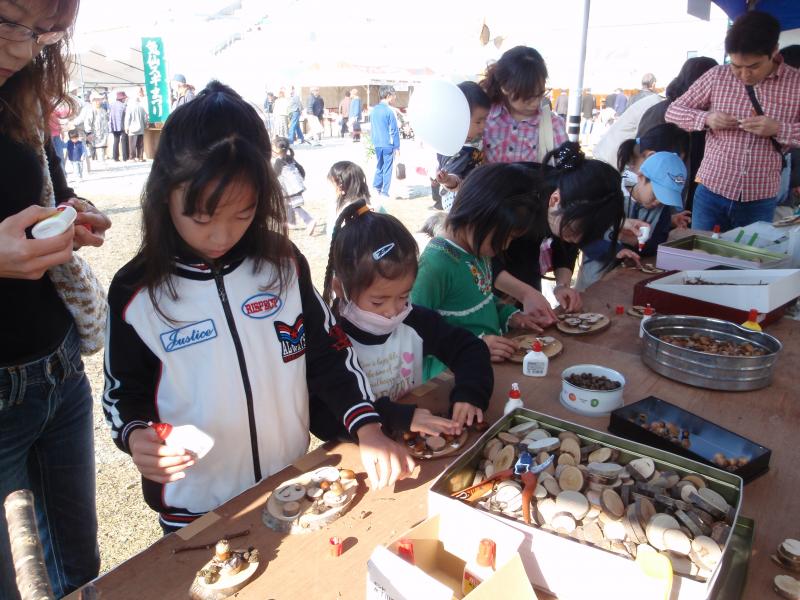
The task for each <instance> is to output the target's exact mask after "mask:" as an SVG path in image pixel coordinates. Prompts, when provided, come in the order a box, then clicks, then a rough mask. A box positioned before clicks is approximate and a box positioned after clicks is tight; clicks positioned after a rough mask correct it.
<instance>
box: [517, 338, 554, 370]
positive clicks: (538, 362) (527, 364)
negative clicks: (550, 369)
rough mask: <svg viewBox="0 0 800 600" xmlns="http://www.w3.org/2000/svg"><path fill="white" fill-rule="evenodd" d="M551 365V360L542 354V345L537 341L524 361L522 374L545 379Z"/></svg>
mask: <svg viewBox="0 0 800 600" xmlns="http://www.w3.org/2000/svg"><path fill="white" fill-rule="evenodd" d="M549 363H550V359H549V358H547V355H546V354H545V353H544V352H542V343H541V342H540V341H539V340H536V341H535V342H533V346H532V347H531V349H530V350H528V353H527V354H526V355H525V359H524V360H523V361H522V374H523V375H527V376H528V377H544V376H545V375H547V365H548V364H549Z"/></svg>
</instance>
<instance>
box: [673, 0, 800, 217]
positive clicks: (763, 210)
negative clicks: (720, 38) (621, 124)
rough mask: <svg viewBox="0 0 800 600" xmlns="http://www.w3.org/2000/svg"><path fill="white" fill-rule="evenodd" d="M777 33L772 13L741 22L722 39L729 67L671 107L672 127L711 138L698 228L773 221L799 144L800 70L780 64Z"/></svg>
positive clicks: (696, 211) (698, 198) (697, 203)
mask: <svg viewBox="0 0 800 600" xmlns="http://www.w3.org/2000/svg"><path fill="white" fill-rule="evenodd" d="M779 34H780V25H779V24H778V21H777V20H776V19H775V18H773V17H772V16H771V15H769V14H767V13H763V12H757V11H751V12H747V13H745V14H744V15H742V16H741V17H739V18H738V19H736V21H735V22H734V23H733V25H732V26H731V28H730V29H729V30H728V34H727V36H726V37H725V51H726V52H727V53H728V54H729V55H730V58H731V64H729V65H721V66H718V67H714V68H713V69H711V70H710V71H708V72H707V73H706V74H705V75H703V76H702V77H700V79H698V80H697V81H696V82H695V83H694V85H692V87H690V88H689V89H688V90H687V91H686V93H685V94H684V95H683V96H681V97H680V98H678V99H677V100H676V101H675V102H673V103H672V104H671V105H670V107H669V109H667V113H666V120H667V121H669V122H672V123H676V124H677V125H678V126H680V127H681V128H683V129H685V130H687V131H702V130H706V132H707V133H706V149H705V155H704V156H703V162H702V164H701V165H700V169H699V170H698V172H697V178H698V180H699V181H700V183H701V185H699V186H698V187H697V191H696V192H695V195H694V207H693V214H692V226H693V227H694V228H696V229H703V230H711V229H712V228H713V227H714V226H715V225H719V226H720V229H721V230H722V231H726V230H729V229H734V228H736V227H742V226H745V225H748V224H750V223H754V222H756V221H772V217H773V213H774V211H775V204H776V196H777V194H778V188H779V185H780V177H781V169H782V166H783V154H784V153H785V152H787V151H788V150H789V149H790V148H793V147H798V146H800V71H798V70H796V69H793V68H792V67H789V66H787V65H785V64H784V63H783V58H782V57H781V55H780V54H779V53H778V36H779ZM748 88H749V89H748ZM751 98H755V101H754V100H752V99H751ZM756 104H758V105H759V107H760V110H759V109H757V107H756Z"/></svg>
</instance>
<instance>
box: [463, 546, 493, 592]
mask: <svg viewBox="0 0 800 600" xmlns="http://www.w3.org/2000/svg"><path fill="white" fill-rule="evenodd" d="M496 554H497V546H496V545H495V543H494V540H490V539H488V538H484V539H482V540H481V542H480V545H479V546H478V554H477V556H476V557H475V559H474V560H471V561H469V562H468V563H467V564H465V565H464V576H463V578H462V579H461V594H462V595H464V596H466V595H467V594H469V593H470V592H471V591H472V590H474V589H475V588H476V587H478V586H479V585H480V584H481V583H483V582H484V581H485V580H486V579H489V577H491V576H492V575H494V571H495V556H496Z"/></svg>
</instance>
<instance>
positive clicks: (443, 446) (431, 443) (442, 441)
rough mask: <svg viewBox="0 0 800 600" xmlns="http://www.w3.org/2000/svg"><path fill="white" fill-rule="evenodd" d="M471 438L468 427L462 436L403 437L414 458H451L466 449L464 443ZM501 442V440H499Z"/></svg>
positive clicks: (462, 431) (419, 435)
mask: <svg viewBox="0 0 800 600" xmlns="http://www.w3.org/2000/svg"><path fill="white" fill-rule="evenodd" d="M468 437H469V431H468V430H467V428H466V427H464V428H462V429H461V435H458V436H454V435H452V436H451V435H446V434H441V435H438V436H437V435H425V434H421V433H420V434H417V433H413V432H406V433H404V434H403V436H402V440H403V442H404V443H405V444H406V446H407V447H408V453H409V454H410V455H411V456H413V457H414V458H422V459H429V458H439V457H441V456H450V455H451V454H455V453H456V452H458V451H459V450H461V449H462V448H463V447H464V443H465V442H466V441H467V438H468ZM498 442H499V440H498Z"/></svg>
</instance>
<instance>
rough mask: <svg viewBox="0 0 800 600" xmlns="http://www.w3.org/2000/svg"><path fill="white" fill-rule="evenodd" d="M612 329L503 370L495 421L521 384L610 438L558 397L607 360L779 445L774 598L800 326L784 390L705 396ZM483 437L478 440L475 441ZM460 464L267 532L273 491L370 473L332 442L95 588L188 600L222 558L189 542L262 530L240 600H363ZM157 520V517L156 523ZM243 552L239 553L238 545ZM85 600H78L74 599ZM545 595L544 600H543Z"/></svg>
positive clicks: (609, 281)
mask: <svg viewBox="0 0 800 600" xmlns="http://www.w3.org/2000/svg"><path fill="white" fill-rule="evenodd" d="M644 277H646V275H644V274H642V273H640V272H638V271H634V270H623V269H617V270H616V271H614V272H613V273H611V274H610V275H609V276H607V277H606V278H605V279H604V280H603V281H601V282H599V283H597V284H596V285H594V286H593V287H591V288H590V289H589V290H588V291H587V293H586V294H585V295H584V303H585V309H586V310H588V311H597V312H603V313H606V314H611V313H613V309H614V307H615V306H616V305H618V304H622V305H624V306H626V308H627V307H629V306H630V304H631V298H632V294H633V291H632V290H633V284H634V283H635V282H637V281H639V280H641V279H643V278H644ZM611 319H612V324H611V327H610V328H609V329H607V330H606V331H604V332H602V333H599V334H596V335H592V336H580V337H571V336H567V335H563V334H561V333H560V332H558V331H557V330H555V329H553V332H552V334H551V335H554V336H556V337H558V338H559V339H561V340H562V341H563V342H564V352H563V353H562V354H561V355H560V356H558V357H556V358H555V359H553V360H551V362H550V370H549V373H548V375H547V377H545V378H542V379H538V378H527V377H523V376H522V375H521V370H520V366H519V365H517V364H511V363H506V364H502V365H498V366H496V368H495V386H494V395H493V397H492V403H491V407H490V410H489V412H488V415H489V418H491V419H496V418H497V417H498V416H500V414H501V413H502V409H503V405H504V403H505V400H506V397H507V393H508V389H509V387H510V384H511V383H512V382H515V381H516V382H518V383H519V384H520V388H521V390H522V396H523V400H524V402H525V405H526V406H528V407H530V408H533V409H535V410H538V411H541V412H545V413H548V414H552V415H554V416H557V417H560V418H564V419H567V420H571V421H574V422H577V423H581V424H582V425H586V426H589V427H593V428H595V429H599V430H605V429H606V427H607V425H608V418H592V417H583V416H580V415H577V414H574V413H572V412H569V411H568V410H567V409H565V408H564V407H562V406H561V404H560V403H559V401H558V395H559V392H560V388H561V382H560V373H561V371H562V370H563V369H564V368H566V367H568V366H570V365H573V364H579V363H583V362H592V363H601V364H603V365H605V366H608V367H611V368H613V369H617V370H619V371H621V372H622V373H623V374H624V375H625V377H626V379H627V385H626V388H625V400H626V403H630V402H634V401H636V400H639V399H641V398H644V397H646V396H649V395H655V396H658V397H660V398H662V399H664V400H667V401H669V402H673V403H675V404H678V405H680V406H682V407H683V408H685V409H687V410H690V411H692V412H694V413H696V414H699V415H701V416H703V417H705V418H707V419H709V420H711V421H714V422H716V423H718V424H719V425H721V426H723V427H726V428H728V429H731V430H732V431H735V432H737V433H740V434H742V435H745V436H746V437H749V438H750V439H752V440H754V441H756V442H758V443H761V444H764V445H766V446H768V447H770V448H772V451H773V452H772V461H771V465H770V470H769V472H768V473H766V474H765V475H763V476H762V477H760V478H758V479H757V480H755V481H753V482H752V483H750V484H748V485H747V486H746V488H745V494H744V501H743V504H742V514H743V515H745V516H748V517H751V518H753V519H755V521H756V528H755V540H754V547H753V554H752V557H751V559H750V566H749V571H748V582H747V587H746V590H745V594H744V596H743V597H744V598H748V599H751V598H752V599H756V598H759V599H760V598H769V597H772V594H773V592H772V591H771V588H772V578H773V577H774V576H775V575H777V574H779V573H782V572H783V571H781V570H780V569H779V568H778V567H777V566H776V565H775V564H774V563H772V561H771V560H770V559H769V555H770V554H771V553H772V552H773V551H774V550H775V548H776V546H777V545H778V543H780V542H781V541H782V540H783V539H784V538H786V537H795V538H798V537H800V531H799V530H798V529H800V527H798V526H797V525H796V523H797V514H798V512H800V493H798V485H797V465H800V444H798V440H797V437H798V436H797V434H798V432H800V392H798V386H797V385H796V384H795V383H794V379H793V377H794V368H796V367H797V365H800V323H798V322H796V321H791V320H789V319H782V320H780V321H779V322H778V323H776V324H774V325H772V326H771V327H770V328H769V329H768V332H769V333H771V334H773V335H775V336H776V337H778V338H779V339H780V340H781V341H782V342H783V344H784V351H783V354H782V355H781V358H780V359H779V362H778V365H777V368H776V371H775V379H774V382H773V384H772V385H771V386H770V387H769V388H767V389H764V390H759V391H756V392H743V393H728V392H714V391H709V390H701V389H698V388H693V387H689V386H686V385H683V384H680V383H677V382H674V381H671V380H668V379H665V378H663V377H661V376H659V375H657V374H656V373H654V372H653V371H651V370H650V369H648V368H647V367H646V366H644V365H643V364H642V362H641V359H640V357H639V354H640V352H639V343H640V342H639V338H638V327H639V320H638V319H636V318H634V317H630V316H627V315H624V316H616V315H613V314H611ZM450 387H451V383H450V382H449V381H445V380H444V379H442V380H438V381H436V386H435V389H432V390H431V391H430V392H429V393H428V394H427V395H426V396H425V398H424V399H423V400H422V402H421V403H423V404H425V406H428V407H429V408H432V409H433V410H443V409H445V408H446V405H447V396H448V392H449V389H450ZM472 439H473V440H474V439H475V435H474V434H473V438H472ZM449 460H450V459H448V458H445V459H439V460H432V461H424V462H422V464H421V471H420V474H419V476H418V477H417V478H416V479H412V480H405V481H402V482H399V483H398V484H397V485H396V486H395V488H394V490H382V491H380V492H369V493H364V492H365V491H366V485H365V484H364V482H363V479H362V480H361V491H360V493H359V495H358V497H357V500H356V502H355V503H354V505H353V506H352V508H351V509H350V510H349V511H348V512H347V513H346V514H345V515H344V516H343V517H342V518H340V519H339V520H338V521H336V522H335V523H333V524H331V525H329V526H328V527H327V528H326V529H324V530H322V531H319V532H315V533H309V534H306V535H294V536H287V535H284V534H279V533H276V532H273V531H271V530H268V529H267V528H266V527H264V526H263V525H262V524H261V510H262V508H263V506H264V503H265V501H266V497H267V494H268V493H269V492H270V491H271V490H273V489H274V488H276V487H277V486H278V485H279V484H280V483H282V482H283V481H285V480H287V479H290V478H292V477H294V476H296V475H298V474H300V473H302V472H305V471H309V470H312V469H314V468H316V467H318V466H321V465H324V464H332V465H339V466H343V467H349V468H353V469H356V470H358V469H359V468H360V460H359V456H358V451H357V448H356V447H355V446H353V445H351V444H338V445H336V444H326V445H325V446H323V447H321V448H319V449H317V450H316V451H314V452H312V453H310V454H308V455H307V456H305V457H303V458H302V459H300V460H299V461H297V463H295V464H294V465H293V466H291V467H288V468H287V469H285V470H284V471H282V472H280V473H278V474H276V475H274V476H272V477H270V478H268V479H266V480H265V481H262V482H261V483H260V484H259V485H257V486H255V487H254V488H252V489H250V490H248V491H246V492H244V493H243V494H241V495H239V496H237V497H236V498H234V499H232V500H231V501H229V502H227V503H226V504H224V505H223V506H221V507H220V508H219V509H217V510H216V511H214V512H213V513H210V514H209V515H206V516H205V517H204V518H203V519H201V520H199V521H197V522H195V523H194V524H193V525H191V526H190V527H189V528H186V530H184V531H182V532H181V535H183V537H184V538H187V539H182V538H181V537H179V535H178V534H176V535H170V536H167V537H165V538H163V539H162V540H160V541H159V542H157V543H156V544H154V545H153V546H152V547H150V548H149V549H147V550H146V551H144V552H142V553H140V554H138V555H136V556H134V557H133V558H131V559H130V560H128V561H126V562H125V563H123V564H121V565H120V566H118V567H117V568H116V569H114V570H112V571H111V572H109V573H107V574H106V575H104V576H103V577H101V578H100V579H98V580H97V581H96V582H95V586H96V588H97V589H98V591H99V592H100V593H101V594H102V596H104V597H107V598H114V600H127V599H131V600H133V599H136V600H140V599H142V598H147V599H150V598H158V599H163V600H170V599H173V598H174V599H184V598H186V597H187V590H188V588H189V585H190V584H191V581H192V579H193V577H194V574H195V572H196V571H197V570H198V569H199V568H200V567H201V566H202V565H203V564H204V563H205V562H206V561H207V560H208V558H209V557H210V554H211V553H210V551H202V550H201V551H195V552H186V553H179V554H175V555H173V554H172V551H173V550H174V549H175V548H178V547H180V546H184V545H187V544H192V545H194V544H200V543H206V542H214V541H216V540H217V539H218V538H220V537H223V536H224V534H226V533H232V532H236V531H240V530H243V529H250V532H251V533H250V535H249V536H247V537H246V538H241V539H240V540H237V542H241V544H240V545H241V546H248V545H253V546H256V547H257V548H258V549H259V551H260V552H261V556H262V557H263V558H262V566H261V567H260V571H259V573H258V575H257V577H256V579H255V580H253V581H252V582H251V583H250V585H248V586H247V587H246V588H244V590H242V591H241V592H239V594H238V596H237V598H240V599H243V600H244V599H248V598H252V599H259V600H263V599H264V598H277V599H295V598H315V599H331V600H334V599H339V598H342V599H350V598H363V597H364V593H365V577H366V575H365V574H366V563H367V559H368V557H369V555H370V554H371V552H372V550H373V549H374V548H375V546H376V545H378V544H387V543H388V542H390V541H392V540H393V539H395V538H396V537H397V536H398V535H400V534H401V533H402V532H403V531H405V530H407V529H409V528H410V527H411V526H413V525H415V524H416V523H418V522H419V521H421V520H422V519H424V518H425V517H426V514H427V493H428V488H429V487H430V483H431V482H432V480H433V479H434V478H435V477H436V476H437V475H438V474H439V473H440V472H441V471H442V470H443V469H444V468H445V466H446V465H447V464H448V462H449ZM153 518H156V517H155V515H153ZM333 535H336V536H339V537H342V538H344V539H345V551H344V553H343V554H342V556H340V557H338V558H330V557H328V539H329V538H330V537H331V536H333ZM234 545H235V546H238V545H237V544H234ZM72 597H73V598H77V597H78V596H77V594H73V596H72ZM540 597H541V594H540Z"/></svg>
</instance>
